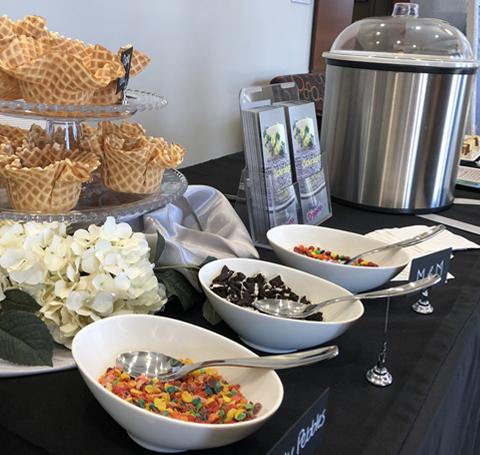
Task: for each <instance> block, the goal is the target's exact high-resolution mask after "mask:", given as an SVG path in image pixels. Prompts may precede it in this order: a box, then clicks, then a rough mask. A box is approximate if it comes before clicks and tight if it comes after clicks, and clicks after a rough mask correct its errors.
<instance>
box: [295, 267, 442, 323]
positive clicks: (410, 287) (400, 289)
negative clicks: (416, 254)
mask: <svg viewBox="0 0 480 455" xmlns="http://www.w3.org/2000/svg"><path fill="white" fill-rule="evenodd" d="M440 280H441V276H440V275H431V276H429V277H427V278H422V279H421V280H417V281H412V282H411V283H407V284H403V285H400V286H394V287H391V288H387V289H380V290H379V291H372V292H365V293H363V294H355V295H346V296H343V297H337V298H335V299H330V300H325V302H320V303H317V304H316V305H308V306H307V307H306V308H305V310H304V311H302V312H301V313H299V314H298V315H292V316H291V317H292V318H299V319H304V318H307V317H309V316H312V315H313V314H316V313H318V312H319V311H321V310H322V308H325V307H326V306H329V305H332V304H334V303H339V302H351V301H355V300H369V299H383V298H386V297H398V296H401V295H408V294H411V293H412V292H417V291H421V290H423V289H425V288H430V287H432V286H433V285H435V284H437V283H438V282H439V281H440Z"/></svg>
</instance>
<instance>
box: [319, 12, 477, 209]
mask: <svg viewBox="0 0 480 455" xmlns="http://www.w3.org/2000/svg"><path fill="white" fill-rule="evenodd" d="M323 55H324V57H325V58H326V62H327V70H326V85H325V101H324V113H323V120H322V135H321V144H322V147H323V150H324V151H325V152H326V156H327V159H328V168H329V173H330V183H331V193H332V196H334V197H335V198H337V199H339V200H341V201H344V202H346V203H350V204H354V205H359V206H364V207H368V208H371V209H376V210H382V211H393V212H403V213H417V212H433V211H439V210H442V209H443V208H446V207H448V206H449V205H450V204H452V202H453V191H454V187H455V181H456V175H457V168H458V160H459V153H460V150H461V148H462V144H463V136H464V132H465V125H466V120H467V114H468V107H469V101H470V98H471V93H472V87H473V83H474V77H475V73H476V71H477V68H478V66H479V64H478V62H477V61H476V60H475V59H474V58H473V55H472V49H471V46H470V44H469V42H468V40H467V39H466V37H465V36H464V35H463V34H462V33H461V32H460V31H459V30H458V29H456V28H455V27H453V26H451V25H449V24H448V23H447V22H444V21H441V20H438V19H428V18H420V17H418V5H416V4H414V3H397V4H395V6H394V11H393V14H392V16H391V17H377V18H369V19H364V20H361V21H358V22H355V23H354V24H352V25H350V26H349V27H347V28H346V29H345V30H344V31H343V32H342V33H341V34H340V35H339V36H338V38H337V39H336V40H335V42H334V43H333V45H332V49H331V50H330V51H329V52H326V53H324V54H323Z"/></svg>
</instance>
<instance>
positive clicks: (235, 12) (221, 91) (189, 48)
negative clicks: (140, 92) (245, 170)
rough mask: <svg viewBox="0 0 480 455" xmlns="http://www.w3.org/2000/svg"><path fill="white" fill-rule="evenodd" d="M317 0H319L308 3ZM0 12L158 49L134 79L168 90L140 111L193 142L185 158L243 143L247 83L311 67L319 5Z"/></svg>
mask: <svg viewBox="0 0 480 455" xmlns="http://www.w3.org/2000/svg"><path fill="white" fill-rule="evenodd" d="M311 3H312V4H313V2H311ZM0 7H1V8H0V14H7V15H9V16H10V17H12V18H14V19H19V18H21V17H23V16H24V15H26V14H38V15H42V16H44V17H45V18H46V19H47V21H48V26H49V28H50V29H51V30H55V31H58V32H60V33H62V34H64V35H68V36H71V37H75V38H80V39H83V40H85V41H88V42H92V43H97V42H98V43H101V44H103V45H105V46H106V47H108V48H110V49H112V50H116V49H117V48H118V47H120V46H121V45H124V44H128V43H132V44H133V45H134V46H136V47H138V48H139V49H140V50H142V51H144V52H146V53H147V54H148V55H150V57H151V58H152V63H151V64H150V66H149V67H147V69H146V70H145V71H144V72H143V73H142V74H140V75H139V76H137V77H136V78H134V79H132V81H131V82H130V87H132V88H141V89H145V90H151V91H155V92H158V93H161V94H162V95H165V96H166V97H167V99H168V101H169V105H168V107H167V108H165V109H163V110H162V111H160V112H150V113H142V114H140V115H138V116H137V117H135V119H136V120H138V121H140V122H142V123H143V124H144V125H145V126H146V128H147V130H148V132H149V133H150V134H153V135H163V136H164V137H165V138H167V139H168V140H173V141H175V142H178V143H181V144H183V145H184V146H186V147H187V149H188V151H189V154H188V158H187V159H186V162H185V164H193V163H197V162H201V161H205V160H208V159H211V158H215V157H219V156H222V155H226V154H229V153H234V152H237V151H240V150H242V140H241V132H240V123H239V114H238V92H239V90H240V88H241V87H245V86H249V85H253V84H256V83H259V82H266V81H269V80H270V79H271V78H272V77H274V76H277V75H281V74H292V73H299V72H306V71H307V70H308V61H309V48H310V35H311V24H312V15H313V6H312V5H305V4H298V3H292V2H291V0H76V1H73V0H67V1H62V0H43V1H39V0H22V1H18V0H0Z"/></svg>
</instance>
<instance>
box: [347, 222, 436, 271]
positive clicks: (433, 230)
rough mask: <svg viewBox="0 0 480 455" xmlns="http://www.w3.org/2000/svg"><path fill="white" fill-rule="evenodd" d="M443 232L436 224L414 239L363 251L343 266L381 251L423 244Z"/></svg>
mask: <svg viewBox="0 0 480 455" xmlns="http://www.w3.org/2000/svg"><path fill="white" fill-rule="evenodd" d="M444 230H445V226H444V225H443V224H438V225H437V226H435V227H433V228H431V229H429V230H427V231H426V232H423V233H422V234H418V235H416V236H414V237H410V238H408V239H405V240H400V241H399V242H396V243H391V244H390V245H385V246H380V247H378V248H374V249H372V250H367V251H364V252H363V253H360V254H357V255H356V256H353V257H352V258H350V259H349V260H348V261H347V262H345V264H347V265H348V264H352V263H353V262H355V261H357V260H358V259H360V258H363V257H365V256H370V255H371V254H376V253H380V252H382V251H386V250H390V249H392V248H406V247H409V246H413V245H416V244H417V243H421V242H425V240H428V239H431V238H432V237H434V236H436V235H437V234H440V232H442V231H444Z"/></svg>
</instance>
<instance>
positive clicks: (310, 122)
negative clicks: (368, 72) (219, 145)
mask: <svg viewBox="0 0 480 455" xmlns="http://www.w3.org/2000/svg"><path fill="white" fill-rule="evenodd" d="M239 101H240V113H241V118H242V128H243V139H244V146H245V162H246V167H245V169H244V170H243V172H242V178H241V182H240V186H239V192H238V196H239V197H238V200H239V201H246V207H247V211H248V218H249V225H250V233H251V235H252V238H253V240H254V242H255V244H256V245H257V246H267V245H268V241H267V238H266V233H267V231H268V230H269V229H270V228H271V227H274V226H278V225H281V224H294V223H304V224H320V223H322V222H323V221H325V220H326V219H327V218H329V217H330V216H331V213H332V211H331V202H330V192H329V188H328V180H327V178H326V171H325V169H326V168H325V163H324V158H323V155H322V154H321V151H320V145H319V137H318V127H317V120H316V114H315V108H314V105H313V103H308V102H305V101H300V99H299V91H298V87H297V86H296V84H295V83H294V82H287V83H281V84H271V85H266V86H256V87H248V88H244V89H242V90H241V91H240V96H239ZM237 204H239V203H237ZM239 209H240V210H241V208H239Z"/></svg>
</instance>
